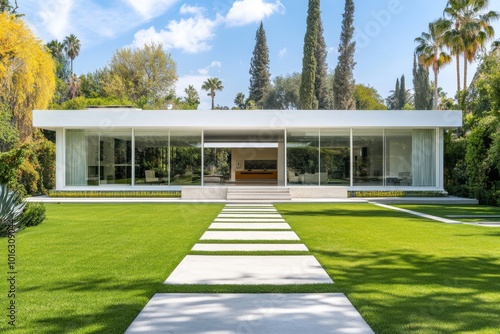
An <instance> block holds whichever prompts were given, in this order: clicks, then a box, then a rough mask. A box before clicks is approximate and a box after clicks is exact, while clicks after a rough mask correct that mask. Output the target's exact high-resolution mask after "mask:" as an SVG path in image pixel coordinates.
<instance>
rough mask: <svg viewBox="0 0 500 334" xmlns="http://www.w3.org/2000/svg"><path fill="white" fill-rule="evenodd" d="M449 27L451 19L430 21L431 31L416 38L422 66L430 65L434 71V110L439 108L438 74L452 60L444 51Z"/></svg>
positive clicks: (416, 50)
mask: <svg viewBox="0 0 500 334" xmlns="http://www.w3.org/2000/svg"><path fill="white" fill-rule="evenodd" d="M448 27H449V21H446V20H443V19H439V20H437V21H434V22H431V23H429V32H423V33H422V36H420V37H418V38H416V39H415V42H417V43H418V44H419V45H418V46H417V48H416V49H415V52H416V54H417V56H418V60H419V62H420V64H422V66H427V67H430V66H432V70H433V72H434V98H433V105H434V110H437V109H438V88H439V85H438V74H439V70H440V69H441V67H443V66H444V65H446V64H448V63H449V62H451V57H450V55H449V54H447V53H445V52H444V51H443V47H444V33H445V32H446V30H447V28H448Z"/></svg>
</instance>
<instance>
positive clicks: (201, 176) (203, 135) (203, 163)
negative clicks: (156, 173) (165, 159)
mask: <svg viewBox="0 0 500 334" xmlns="http://www.w3.org/2000/svg"><path fill="white" fill-rule="evenodd" d="M168 147H170V145H168ZM207 147H208V146H207ZM215 153H217V150H216V151H215ZM169 156H170V153H169ZM169 159H170V158H169ZM231 168H232V167H231ZM200 178H201V186H202V187H203V186H204V184H205V130H203V129H202V130H201V175H200ZM169 185H170V183H169Z"/></svg>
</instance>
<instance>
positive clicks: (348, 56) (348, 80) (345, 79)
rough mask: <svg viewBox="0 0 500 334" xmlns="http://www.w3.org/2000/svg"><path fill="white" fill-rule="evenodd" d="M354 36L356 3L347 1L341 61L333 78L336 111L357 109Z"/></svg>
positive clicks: (342, 34) (340, 47)
mask: <svg viewBox="0 0 500 334" xmlns="http://www.w3.org/2000/svg"><path fill="white" fill-rule="evenodd" d="M353 36H354V1H353V0H346V2H345V10H344V14H343V19H342V32H341V34H340V45H339V61H338V64H337V67H336V68H335V72H334V77H333V104H334V108H335V109H339V110H353V109H355V108H356V100H355V98H354V90H355V81H354V76H353V70H354V66H355V65H356V63H355V62H354V52H355V51H356V42H354V41H353V40H352V39H353Z"/></svg>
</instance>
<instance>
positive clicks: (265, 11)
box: [226, 0, 285, 27]
mask: <svg viewBox="0 0 500 334" xmlns="http://www.w3.org/2000/svg"><path fill="white" fill-rule="evenodd" d="M284 10H285V6H283V4H282V3H281V2H280V1H279V0H276V1H275V2H266V1H265V0H237V1H235V2H234V3H233V6H232V7H231V9H230V10H229V12H228V13H227V16H226V22H227V24H228V25H229V26H233V27H239V26H244V25H247V24H249V23H253V22H259V21H261V20H263V19H265V18H266V17H269V16H271V15H272V14H274V13H283V12H284Z"/></svg>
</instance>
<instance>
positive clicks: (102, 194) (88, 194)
mask: <svg viewBox="0 0 500 334" xmlns="http://www.w3.org/2000/svg"><path fill="white" fill-rule="evenodd" d="M49 196H50V197H61V198H78V197H81V198H106V197H107V198H124V197H129V198H134V197H137V198H153V197H157V198H180V197H181V192H180V191H50V192H49Z"/></svg>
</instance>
